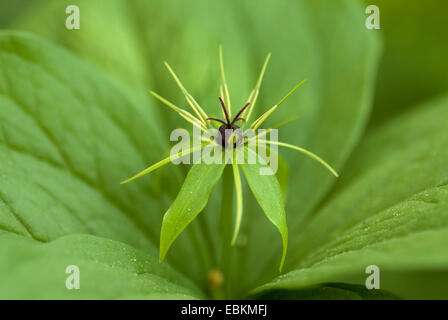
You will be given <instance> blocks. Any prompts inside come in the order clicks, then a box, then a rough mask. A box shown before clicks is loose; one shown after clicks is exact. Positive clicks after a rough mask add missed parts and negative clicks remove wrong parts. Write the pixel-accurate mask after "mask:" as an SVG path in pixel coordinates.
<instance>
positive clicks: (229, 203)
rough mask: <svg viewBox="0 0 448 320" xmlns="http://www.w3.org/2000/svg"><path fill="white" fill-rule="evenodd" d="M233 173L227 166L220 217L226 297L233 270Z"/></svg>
mask: <svg viewBox="0 0 448 320" xmlns="http://www.w3.org/2000/svg"><path fill="white" fill-rule="evenodd" d="M233 189H234V182H233V171H232V166H231V165H227V166H226V167H225V169H224V173H223V179H222V201H221V217H220V223H219V225H220V233H221V263H220V265H221V271H222V273H223V275H224V282H223V288H222V289H223V291H224V294H225V296H226V297H228V296H229V295H230V289H231V287H230V284H231V269H232V264H233V250H232V249H233V248H232V246H231V245H230V243H231V241H232V229H233V192H234V190H233Z"/></svg>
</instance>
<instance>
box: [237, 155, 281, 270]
mask: <svg viewBox="0 0 448 320" xmlns="http://www.w3.org/2000/svg"><path fill="white" fill-rule="evenodd" d="M245 151H246V152H247V155H248V156H251V153H252V155H255V156H256V158H257V163H255V164H250V163H246V164H241V168H242V169H243V172H244V175H245V177H246V180H247V183H248V184H249V187H250V189H251V190H252V193H253V194H254V196H255V198H256V199H257V202H258V204H259V205H260V207H261V208H262V209H263V211H264V213H265V214H266V217H267V218H268V219H269V221H270V222H272V224H274V226H276V227H277V229H278V231H279V232H280V235H281V237H282V244H283V254H282V258H281V260H280V267H279V270H280V271H281V270H282V268H283V264H284V262H285V258H286V251H287V248H288V227H287V225H286V214H285V205H284V203H283V195H282V191H281V188H280V184H279V183H278V180H277V178H276V176H275V175H274V174H272V175H267V174H265V175H262V174H261V172H262V171H264V170H269V169H270V167H269V166H268V165H266V164H262V163H260V161H262V159H261V158H260V157H259V156H258V155H256V153H255V151H253V150H251V149H249V148H246V149H245Z"/></svg>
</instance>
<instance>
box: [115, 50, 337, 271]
mask: <svg viewBox="0 0 448 320" xmlns="http://www.w3.org/2000/svg"><path fill="white" fill-rule="evenodd" d="M270 57H271V54H268V55H267V57H266V60H265V62H264V64H263V67H262V69H261V73H260V75H259V77H258V81H257V83H256V85H255V88H254V89H253V90H252V91H251V93H250V95H249V98H248V102H247V103H246V104H245V105H244V107H242V108H241V109H240V110H239V111H238V112H237V113H236V115H235V116H234V118H233V119H232V120H231V116H232V109H231V101H230V95H229V90H228V86H227V82H226V78H225V72H224V63H223V53H222V46H220V47H219V64H220V71H221V85H220V93H221V97H219V101H220V104H221V108H222V112H223V116H224V120H221V119H218V118H213V117H208V115H207V114H206V113H205V111H204V110H203V109H202V108H201V106H200V105H199V103H198V102H197V101H196V100H195V99H194V98H193V96H192V95H191V94H190V93H189V92H188V91H187V90H186V89H185V87H184V85H183V84H182V82H181V81H180V80H179V78H178V76H177V75H176V73H175V72H174V71H173V69H172V68H171V67H170V65H169V64H168V63H167V62H165V66H166V67H167V69H168V71H169V72H170V74H171V75H172V77H173V78H174V80H175V81H176V83H177V85H178V86H179V88H180V89H181V91H182V93H183V94H184V96H185V99H186V101H187V103H188V105H189V106H190V107H191V109H192V111H193V112H194V114H195V115H193V114H192V113H190V112H188V111H186V110H184V109H182V108H179V107H177V106H176V105H175V104H173V103H172V102H170V101H168V100H167V99H165V98H163V97H162V96H160V95H158V94H157V93H155V92H153V91H150V93H151V94H152V95H153V96H154V97H155V98H156V99H158V100H160V101H161V102H162V103H163V104H165V105H166V106H168V107H169V108H171V109H172V110H174V111H176V112H177V113H178V114H179V115H180V116H181V117H182V118H183V119H185V120H186V121H188V122H189V123H190V124H192V125H193V126H194V127H196V128H197V129H199V130H201V131H203V132H207V130H209V129H213V126H212V123H211V122H212V121H215V122H218V123H220V124H221V126H220V127H219V129H218V133H219V134H218V136H217V137H215V139H214V140H211V139H208V138H204V137H201V142H202V144H201V146H200V148H199V150H202V149H204V148H205V147H206V146H207V145H211V144H214V145H215V146H218V147H221V148H224V149H230V150H231V152H233V150H234V149H235V148H236V147H237V145H238V146H247V145H249V144H250V143H251V142H253V141H256V142H257V143H263V144H269V145H275V146H281V147H286V148H290V149H293V150H296V151H299V152H302V153H304V154H305V155H307V156H309V157H311V158H312V159H314V160H316V161H318V162H319V163H320V164H322V165H323V166H324V167H325V168H326V169H328V170H329V171H330V172H331V173H332V174H333V175H334V176H336V177H338V174H337V172H336V171H335V170H334V169H333V168H332V167H331V166H330V165H329V164H328V163H327V162H325V161H324V160H323V159H321V158H320V157H319V156H317V155H315V154H314V153H312V152H311V151H308V150H306V149H304V148H301V147H298V146H295V145H291V144H288V143H284V142H278V141H273V140H267V139H266V138H264V137H265V136H266V135H267V134H268V133H269V132H271V131H272V130H273V129H277V128H279V127H281V126H283V125H285V124H286V123H289V122H290V121H292V120H295V119H296V117H291V118H288V119H286V120H284V121H282V122H281V123H279V124H278V125H276V126H273V127H272V128H269V129H267V130H264V131H263V132H261V133H259V134H258V135H254V136H252V137H250V138H247V139H246V137H245V135H244V134H242V129H244V125H245V124H246V123H248V122H249V119H250V117H251V115H252V112H253V110H254V106H255V104H256V101H257V98H258V95H259V91H260V87H261V83H262V81H263V77H264V74H265V71H266V68H267V65H268V63H269V60H270ZM306 81H307V79H304V80H302V81H301V82H299V83H298V84H297V85H296V86H295V87H294V88H292V90H291V91H289V92H288V93H287V94H286V95H285V96H284V97H283V98H282V99H280V101H279V102H277V103H276V104H275V105H274V106H273V107H271V108H270V109H269V110H267V111H266V112H265V113H263V114H262V115H261V116H260V117H258V118H257V119H256V120H254V121H253V122H252V123H251V124H250V126H249V129H247V130H252V131H254V132H255V131H256V130H257V129H258V128H259V127H260V126H261V125H262V124H263V123H264V122H265V121H266V119H268V118H269V117H270V115H271V114H272V113H273V112H274V111H275V110H276V109H277V108H278V107H279V106H280V105H281V104H282V103H283V102H284V101H285V100H286V99H287V98H288V97H289V96H290V95H291V94H293V93H294V92H295V91H296V90H297V89H298V88H299V87H301V86H302V85H303V84H304V83H305V82H306ZM238 121H242V122H243V125H242V128H240V127H239V126H237V125H236V122H238ZM228 132H229V133H228ZM244 132H246V131H244ZM235 136H236V142H235V143H230V144H229V141H232V139H233V138H234V137H235ZM216 141H218V143H216ZM251 150H252V151H251V152H256V151H253V150H256V149H251ZM196 151H198V149H197V148H195V147H191V148H189V149H188V150H187V152H186V153H185V152H182V154H180V155H177V157H174V158H181V157H183V156H185V155H186V154H189V153H194V152H196ZM248 152H249V151H248ZM258 156H259V155H258V154H257V157H258ZM172 160H173V156H170V157H168V158H165V159H163V160H161V161H159V162H157V163H155V164H153V165H151V166H150V167H148V168H147V169H145V170H143V171H141V172H139V173H138V174H136V175H135V176H133V177H131V178H129V179H127V180H125V181H122V182H121V184H125V183H128V182H131V181H133V180H135V179H137V178H140V177H141V176H143V175H145V174H148V173H150V172H152V171H154V170H156V169H158V168H160V167H162V166H164V165H166V164H168V163H169V162H171V161H172ZM195 165H196V164H193V166H195ZM238 166H239V164H237V163H232V171H233V179H234V183H235V189H236V204H237V210H236V222H235V227H234V231H233V236H232V238H231V245H232V246H233V245H234V244H235V242H236V239H237V237H238V233H239V230H240V226H241V220H242V215H243V199H242V197H243V193H242V183H241V177H240V172H239V168H238ZM221 174H222V170H221ZM246 178H248V175H247V174H246ZM248 179H249V180H250V178H248ZM274 179H275V180H272V181H271V182H270V183H272V184H275V183H276V184H278V182H276V178H274ZM251 182H253V183H254V184H257V183H260V182H259V181H249V185H251V187H252V191H253V192H254V195H255V197H256V198H257V200H258V201H259V203H260V206H261V207H262V208H263V209H264V211H265V213H266V215H267V216H268V218H270V220H271V222H273V223H274V224H275V225H276V226H277V228H278V229H279V231H280V233H281V235H282V238H283V255H282V259H281V262H280V267H279V269H280V270H281V269H282V266H283V263H284V260H285V256H286V249H287V227H286V219H285V214H284V204H283V203H282V201H281V199H275V200H274V201H275V202H277V204H281V207H282V210H281V214H280V216H281V217H280V219H279V220H280V221H273V220H274V219H273V218H272V217H271V216H270V212H267V211H269V209H266V205H265V204H264V203H263V200H261V199H259V197H257V194H256V193H257V192H256V191H254V189H255V188H256V187H255V186H254V185H253V184H251ZM261 183H262V184H263V182H261ZM185 185H186V183H185V184H184V186H183V187H182V188H184V187H185ZM213 187H214V185H213V186H212V187H211V189H212V188H213ZM274 188H275V189H278V188H277V187H274ZM186 189H188V187H187V188H186ZM210 191H211V190H210ZM229 192H232V193H233V190H232V191H229ZM189 193H190V194H192V191H189ZM277 198H278V197H277ZM176 200H177V199H176ZM223 200H226V199H223ZM232 201H233V200H232ZM230 207H232V206H230ZM201 210H202V208H201V209H200V210H199V211H201ZM191 211H192V209H191V208H188V206H184V208H183V209H181V210H178V211H177V212H178V213H177V214H176V218H177V219H171V220H172V221H171V225H170V226H169V227H167V228H174V229H175V230H176V231H175V232H174V233H173V234H174V235H173V236H171V237H168V239H166V240H165V241H164V230H166V228H164V224H165V225H169V224H170V223H169V222H168V219H167V214H168V212H167V213H166V214H165V216H164V220H163V225H162V232H161V241H160V242H161V244H160V246H161V250H160V261H162V260H163V258H164V257H165V255H166V252H167V251H168V249H169V247H170V246H171V244H172V243H173V241H174V240H175V239H176V238H177V236H178V235H179V234H180V232H181V231H182V230H183V229H184V228H185V227H186V226H187V225H188V224H189V223H190V222H191V221H192V220H193V219H194V217H195V216H196V215H197V213H199V211H198V210H196V211H198V212H197V213H195V214H192V213H191ZM186 212H188V214H185V213H186ZM173 221H174V222H175V223H177V222H179V221H180V222H181V223H180V224H179V226H174V227H173V225H172V222H173ZM179 230H180V231H179Z"/></svg>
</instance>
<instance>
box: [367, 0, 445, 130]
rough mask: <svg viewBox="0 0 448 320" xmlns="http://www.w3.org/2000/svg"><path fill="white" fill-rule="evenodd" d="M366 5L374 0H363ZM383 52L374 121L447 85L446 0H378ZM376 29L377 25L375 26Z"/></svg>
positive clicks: (384, 118) (382, 119)
mask: <svg viewBox="0 0 448 320" xmlns="http://www.w3.org/2000/svg"><path fill="white" fill-rule="evenodd" d="M364 3H365V5H366V6H367V5H368V4H371V1H364ZM374 4H375V5H377V6H378V7H379V9H380V17H381V18H380V22H381V31H380V32H381V33H382V35H383V38H384V55H383V57H382V60H381V63H380V65H379V70H378V81H377V90H376V94H375V105H374V108H373V113H372V118H371V120H370V124H371V125H372V126H375V125H377V124H379V123H381V122H382V121H384V120H387V119H388V118H390V117H393V116H399V113H400V112H402V111H404V110H405V109H406V108H409V107H413V106H417V104H420V103H421V102H423V101H424V100H425V99H428V98H430V97H432V96H434V95H436V94H440V93H442V92H445V91H446V90H447V89H448V61H447V59H446V57H447V56H448V42H447V41H446V39H445V37H444V35H445V34H446V29H447V27H446V14H445V13H446V11H447V10H448V3H447V2H446V1H443V0H431V1H426V2H424V3H423V2H421V1H419V0H408V1H406V4H403V3H400V2H398V1H388V0H378V1H375V3H374ZM372 32H378V30H376V31H375V30H372Z"/></svg>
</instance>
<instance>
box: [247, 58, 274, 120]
mask: <svg viewBox="0 0 448 320" xmlns="http://www.w3.org/2000/svg"><path fill="white" fill-rule="evenodd" d="M270 58H271V53H268V55H267V56H266V59H265V61H264V64H263V67H262V68H261V72H260V75H259V77H258V80H257V84H256V85H255V88H254V89H253V90H252V91H251V93H250V95H249V99H248V102H250V107H249V109H246V110H245V111H244V113H243V115H242V117H243V118H245V119H246V121H247V122H249V119H250V116H251V115H252V110H253V109H254V106H255V103H256V102H257V98H258V93H259V92H260V87H261V83H262V81H263V77H264V73H265V72H266V68H267V67H268V63H269V60H270Z"/></svg>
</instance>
